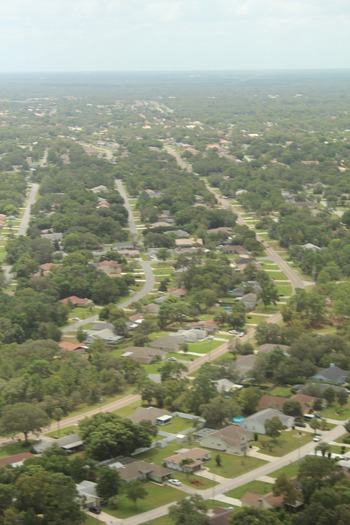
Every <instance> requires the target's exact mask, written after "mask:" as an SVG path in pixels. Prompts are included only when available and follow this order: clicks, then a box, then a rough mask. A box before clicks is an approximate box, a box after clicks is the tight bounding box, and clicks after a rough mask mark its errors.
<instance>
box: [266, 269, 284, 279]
mask: <svg viewBox="0 0 350 525" xmlns="http://www.w3.org/2000/svg"><path fill="white" fill-rule="evenodd" d="M267 275H268V276H269V277H270V279H275V280H276V279H277V280H279V281H288V277H287V276H286V274H284V273H283V272H280V271H276V272H275V271H273V272H267Z"/></svg>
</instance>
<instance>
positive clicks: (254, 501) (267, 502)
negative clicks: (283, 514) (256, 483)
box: [241, 492, 283, 509]
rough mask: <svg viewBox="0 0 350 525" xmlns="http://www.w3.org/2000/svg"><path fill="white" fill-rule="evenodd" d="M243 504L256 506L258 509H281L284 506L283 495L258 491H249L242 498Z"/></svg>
mask: <svg viewBox="0 0 350 525" xmlns="http://www.w3.org/2000/svg"><path fill="white" fill-rule="evenodd" d="M241 502H242V505H244V506H247V507H256V508H258V509H281V508H283V496H274V495H273V494H272V492H270V493H269V494H265V495H262V494H258V493H257V492H247V493H246V494H244V496H242V498H241Z"/></svg>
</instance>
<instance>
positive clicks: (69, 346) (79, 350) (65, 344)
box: [58, 341, 88, 355]
mask: <svg viewBox="0 0 350 525" xmlns="http://www.w3.org/2000/svg"><path fill="white" fill-rule="evenodd" d="M58 346H59V347H60V349H61V350H65V351H66V352H73V353H75V354H77V355H81V354H84V353H85V351H86V350H87V348H88V347H87V346H86V345H84V344H82V343H71V342H70V341H61V342H60V343H58Z"/></svg>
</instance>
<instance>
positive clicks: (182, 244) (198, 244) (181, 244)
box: [175, 237, 203, 251]
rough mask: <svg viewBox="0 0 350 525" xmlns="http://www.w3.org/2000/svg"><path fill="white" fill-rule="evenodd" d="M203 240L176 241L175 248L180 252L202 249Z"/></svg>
mask: <svg viewBox="0 0 350 525" xmlns="http://www.w3.org/2000/svg"><path fill="white" fill-rule="evenodd" d="M202 247H203V239H194V238H193V237H189V238H188V239H175V248H176V249H177V250H178V251H183V250H190V249H192V248H202Z"/></svg>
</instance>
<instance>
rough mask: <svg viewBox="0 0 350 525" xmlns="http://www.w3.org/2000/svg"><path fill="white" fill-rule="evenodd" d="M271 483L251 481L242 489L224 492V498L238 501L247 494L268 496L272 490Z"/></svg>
mask: <svg viewBox="0 0 350 525" xmlns="http://www.w3.org/2000/svg"><path fill="white" fill-rule="evenodd" d="M272 486H273V484H272V483H266V482H264V481H251V482H250V483H247V484H246V485H242V487H238V488H237V489H234V490H230V491H229V492H225V495H226V496H229V497H230V498H236V499H240V498H241V497H242V496H244V494H246V493H247V492H257V493H258V494H268V493H269V492H271V490H272Z"/></svg>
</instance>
